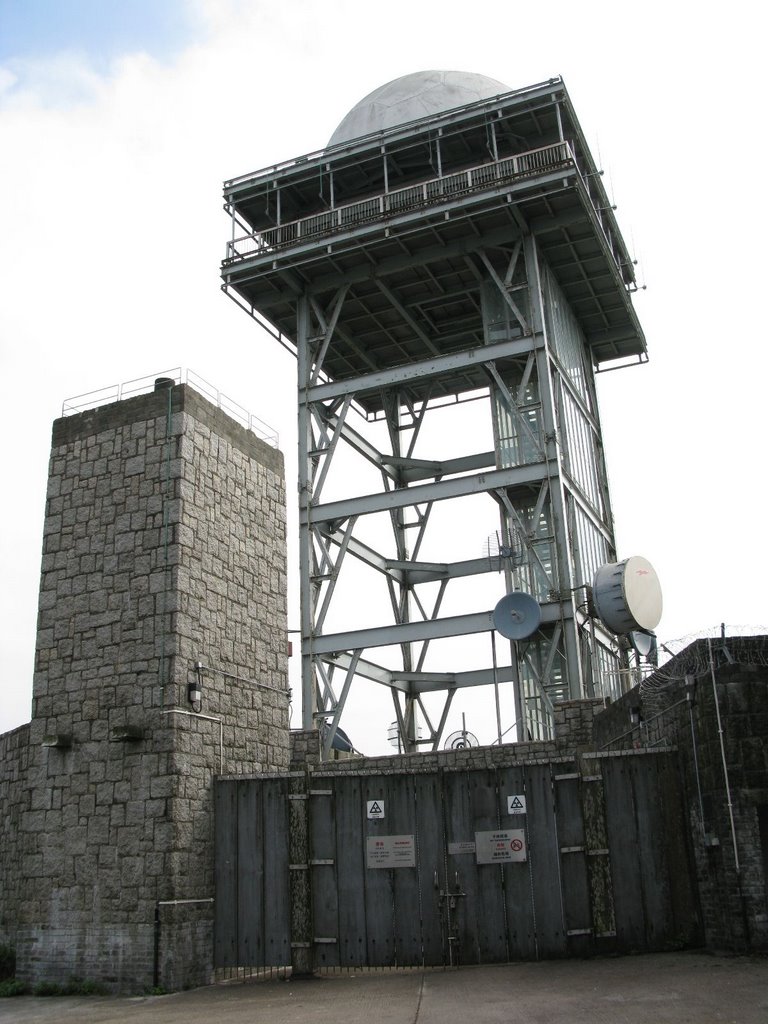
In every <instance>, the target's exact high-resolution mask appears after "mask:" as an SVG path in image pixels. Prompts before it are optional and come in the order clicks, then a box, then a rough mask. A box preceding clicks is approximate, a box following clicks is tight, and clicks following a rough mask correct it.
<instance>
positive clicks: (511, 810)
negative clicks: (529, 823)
mask: <svg viewBox="0 0 768 1024" xmlns="http://www.w3.org/2000/svg"><path fill="white" fill-rule="evenodd" d="M525 813H526V812H525V797H524V796H523V794H522V793H516V794H515V795H514V796H508V797H507V814H525Z"/></svg>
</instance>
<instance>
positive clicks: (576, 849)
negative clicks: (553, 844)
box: [560, 846, 585, 853]
mask: <svg viewBox="0 0 768 1024" xmlns="http://www.w3.org/2000/svg"><path fill="white" fill-rule="evenodd" d="M584 850H585V847H583V846H561V847H560V853H584Z"/></svg>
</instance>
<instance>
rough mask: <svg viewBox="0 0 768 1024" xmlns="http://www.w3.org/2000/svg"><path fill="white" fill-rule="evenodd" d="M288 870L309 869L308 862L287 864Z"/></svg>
mask: <svg viewBox="0 0 768 1024" xmlns="http://www.w3.org/2000/svg"><path fill="white" fill-rule="evenodd" d="M288 870H289V871H309V864H289V865H288Z"/></svg>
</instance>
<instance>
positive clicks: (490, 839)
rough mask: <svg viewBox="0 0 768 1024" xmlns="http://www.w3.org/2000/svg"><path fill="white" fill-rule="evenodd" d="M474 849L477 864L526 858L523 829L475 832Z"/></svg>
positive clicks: (502, 862)
mask: <svg viewBox="0 0 768 1024" xmlns="http://www.w3.org/2000/svg"><path fill="white" fill-rule="evenodd" d="M475 850H476V853H477V863H478V864H504V863H505V862H509V861H525V860H528V851H527V849H526V846H525V829H523V828H512V829H507V830H506V831H505V832H475Z"/></svg>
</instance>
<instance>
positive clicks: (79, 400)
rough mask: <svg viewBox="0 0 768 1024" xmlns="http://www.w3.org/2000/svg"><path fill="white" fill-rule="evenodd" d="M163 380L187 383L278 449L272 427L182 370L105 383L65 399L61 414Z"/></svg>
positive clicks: (136, 391)
mask: <svg viewBox="0 0 768 1024" xmlns="http://www.w3.org/2000/svg"><path fill="white" fill-rule="evenodd" d="M162 377H165V378H167V379H169V380H172V381H173V383H174V384H188V385H189V386H190V387H192V388H194V389H195V391H197V392H198V393H199V394H201V395H203V397H204V398H207V399H208V401H209V402H211V404H212V405H216V406H217V407H218V408H219V409H221V410H222V412H225V413H226V414H227V416H229V417H230V418H231V419H233V420H235V421H236V422H238V423H239V424H240V425H241V426H242V427H244V428H245V429H246V430H249V431H250V432H251V433H252V434H255V435H256V437H258V438H260V439H261V440H262V441H264V442H266V444H268V445H270V446H271V447H272V448H277V447H278V445H279V443H280V436H279V434H278V432H277V431H276V430H275V429H274V428H273V427H271V426H270V425H269V424H268V423H265V422H264V420H262V419H260V418H259V417H258V416H255V415H254V414H253V413H252V412H249V411H248V410H247V409H245V408H244V407H243V406H242V405H240V404H239V403H238V402H235V401H234V400H233V399H231V398H229V396H227V395H225V394H224V393H223V392H222V391H219V389H218V388H217V387H215V386H214V385H213V384H211V383H209V382H208V381H207V380H205V378H204V377H201V376H200V375H199V374H197V373H195V372H194V370H186V371H184V370H182V368H181V367H176V368H175V369H173V370H162V371H160V372H159V373H151V374H149V375H148V376H146V377H137V378H135V379H134V380H129V381H125V382H121V383H119V384H108V385H107V386H106V387H103V388H98V389H97V390H96V391H88V392H86V393H85V394H83V395H76V396H75V397H74V398H65V399H64V401H63V403H62V406H61V415H62V416H74V415H76V414H77V413H81V412H85V411H87V410H88V409H98V408H99V407H100V406H102V405H110V404H111V403H113V402H121V401H123V400H124V399H126V398H133V397H134V396H135V395H142V394H147V393H148V392H150V391H153V390H154V388H155V381H156V380H157V379H158V378H162Z"/></svg>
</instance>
